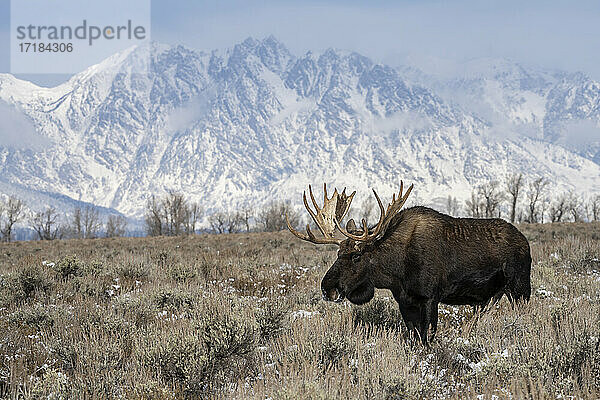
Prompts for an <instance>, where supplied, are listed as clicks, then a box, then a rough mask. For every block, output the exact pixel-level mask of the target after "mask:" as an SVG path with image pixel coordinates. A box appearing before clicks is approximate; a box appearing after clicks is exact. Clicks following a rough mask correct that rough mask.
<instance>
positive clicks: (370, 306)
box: [352, 298, 402, 330]
mask: <svg viewBox="0 0 600 400" xmlns="http://www.w3.org/2000/svg"><path fill="white" fill-rule="evenodd" d="M352 319H353V321H354V325H355V326H357V325H365V326H367V327H369V328H370V327H375V328H383V329H398V330H399V329H400V327H401V326H402V314H401V313H400V310H399V309H398V305H397V304H396V302H395V301H388V300H385V299H382V298H374V299H373V300H371V301H370V302H369V303H367V304H365V305H362V306H355V307H353V308H352Z"/></svg>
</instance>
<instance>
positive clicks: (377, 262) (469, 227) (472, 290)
mask: <svg viewBox="0 0 600 400" xmlns="http://www.w3.org/2000/svg"><path fill="white" fill-rule="evenodd" d="M530 270H531V255H530V250H529V242H528V241H527V239H526V238H525V236H523V234H521V232H519V230H518V229H517V228H515V227H514V226H513V225H512V224H510V223H508V222H506V221H504V220H501V219H472V218H453V217H450V216H448V215H445V214H442V213H439V212H437V211H435V210H432V209H430V208H426V207H413V208H408V209H405V210H403V211H401V212H400V213H399V214H398V215H397V216H396V217H394V220H393V221H392V223H391V224H390V226H389V228H388V229H387V231H386V233H385V235H384V236H383V237H382V238H380V239H379V240H377V241H375V242H371V243H369V242H367V243H363V242H356V241H354V240H352V239H347V240H345V241H344V242H343V243H342V244H341V245H340V250H339V252H338V259H337V260H336V262H335V263H334V264H333V265H332V267H331V268H330V269H329V271H327V274H326V275H325V277H324V278H323V281H322V282H321V288H322V290H323V294H324V297H325V298H326V299H327V300H338V301H341V300H343V298H344V297H345V298H347V299H348V300H350V301H351V302H352V303H355V304H364V303H367V302H368V301H370V300H371V299H372V298H373V295H374V292H375V288H379V289H389V290H391V291H392V294H393V295H394V298H395V299H396V301H397V302H398V305H399V306H400V311H401V313H402V317H403V319H404V322H405V323H406V326H407V327H408V329H409V331H414V332H415V333H418V335H419V336H420V337H421V340H422V341H423V343H427V340H428V338H427V335H428V330H429V326H431V327H432V333H433V334H435V330H436V328H437V320H438V304H439V303H444V304H453V305H459V304H469V305H473V306H485V305H486V304H488V303H489V302H490V300H491V299H492V298H495V299H499V298H500V297H501V296H502V295H503V294H506V295H507V297H508V298H509V300H510V301H511V302H512V301H514V300H529V297H530V295H531V284H530ZM332 295H333V296H336V295H337V298H332V297H333V296H332Z"/></svg>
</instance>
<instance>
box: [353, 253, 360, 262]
mask: <svg viewBox="0 0 600 400" xmlns="http://www.w3.org/2000/svg"><path fill="white" fill-rule="evenodd" d="M352 261H353V262H359V261H360V254H354V255H353V256H352Z"/></svg>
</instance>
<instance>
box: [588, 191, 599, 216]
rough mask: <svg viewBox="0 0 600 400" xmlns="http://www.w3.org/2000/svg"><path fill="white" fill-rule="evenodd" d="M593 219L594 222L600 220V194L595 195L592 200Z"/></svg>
mask: <svg viewBox="0 0 600 400" xmlns="http://www.w3.org/2000/svg"><path fill="white" fill-rule="evenodd" d="M590 211H591V212H592V215H591V217H592V218H593V220H594V221H598V220H600V194H597V195H595V196H594V197H592V198H591V199H590Z"/></svg>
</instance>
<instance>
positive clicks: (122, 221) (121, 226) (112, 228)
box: [106, 215, 127, 238]
mask: <svg viewBox="0 0 600 400" xmlns="http://www.w3.org/2000/svg"><path fill="white" fill-rule="evenodd" d="M126 232H127V219H126V218H125V217H124V216H122V215H109V216H108V219H107V220H106V237H109V238H112V237H121V236H125V233H126Z"/></svg>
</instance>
